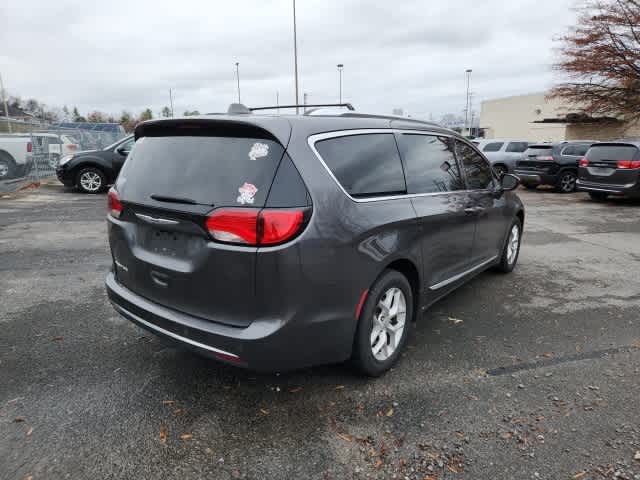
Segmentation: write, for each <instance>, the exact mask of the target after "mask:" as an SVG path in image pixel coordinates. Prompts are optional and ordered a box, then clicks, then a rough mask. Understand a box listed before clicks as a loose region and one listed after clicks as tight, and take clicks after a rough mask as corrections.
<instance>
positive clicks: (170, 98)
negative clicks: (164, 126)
mask: <svg viewBox="0 0 640 480" xmlns="http://www.w3.org/2000/svg"><path fill="white" fill-rule="evenodd" d="M169 105H170V106H171V117H172V118H173V93H172V92H171V89H169Z"/></svg>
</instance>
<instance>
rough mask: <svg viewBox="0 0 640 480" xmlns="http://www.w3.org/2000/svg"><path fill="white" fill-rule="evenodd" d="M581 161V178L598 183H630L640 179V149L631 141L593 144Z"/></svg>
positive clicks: (622, 184)
mask: <svg viewBox="0 0 640 480" xmlns="http://www.w3.org/2000/svg"><path fill="white" fill-rule="evenodd" d="M585 160H586V162H585V161H583V162H581V166H584V167H586V168H585V169H580V170H581V171H580V173H579V177H580V179H581V180H586V181H588V182H594V183H598V184H609V185H621V186H624V185H628V184H630V183H634V182H635V181H637V179H638V174H639V172H640V161H639V160H640V150H639V149H638V147H636V146H635V145H633V144H630V143H599V144H597V145H594V146H592V147H591V148H590V149H589V151H588V152H587V155H586V157H585Z"/></svg>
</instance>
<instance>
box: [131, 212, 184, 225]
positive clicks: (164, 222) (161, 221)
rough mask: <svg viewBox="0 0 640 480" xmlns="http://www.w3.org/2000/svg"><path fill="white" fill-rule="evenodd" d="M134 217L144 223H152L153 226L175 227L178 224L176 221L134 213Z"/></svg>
mask: <svg viewBox="0 0 640 480" xmlns="http://www.w3.org/2000/svg"><path fill="white" fill-rule="evenodd" d="M136 217H138V218H139V219H140V220H144V221H145V222H148V223H153V224H155V225H177V224H179V223H180V222H178V221H177V220H169V219H168V218H158V217H152V216H150V215H144V214H142V213H136Z"/></svg>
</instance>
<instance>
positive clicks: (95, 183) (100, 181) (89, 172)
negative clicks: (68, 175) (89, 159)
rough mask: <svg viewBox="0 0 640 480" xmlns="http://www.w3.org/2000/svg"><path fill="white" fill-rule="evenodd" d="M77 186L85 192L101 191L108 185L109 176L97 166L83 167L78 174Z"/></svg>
mask: <svg viewBox="0 0 640 480" xmlns="http://www.w3.org/2000/svg"><path fill="white" fill-rule="evenodd" d="M76 187H78V190H80V191H81V192H84V193H91V194H94V193H100V192H102V191H103V190H104V189H105V188H106V187H107V177H106V176H105V174H104V172H103V171H102V170H100V169H99V168H97V167H87V168H83V169H82V170H80V171H79V172H78V175H77V176H76Z"/></svg>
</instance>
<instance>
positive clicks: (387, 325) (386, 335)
mask: <svg viewBox="0 0 640 480" xmlns="http://www.w3.org/2000/svg"><path fill="white" fill-rule="evenodd" d="M406 318H407V300H406V298H405V296H404V293H402V290H400V289H399V288H396V287H392V288H390V289H388V290H387V291H386V292H385V293H384V294H383V295H382V296H381V297H380V300H379V301H378V305H377V306H376V309H375V310H374V313H373V328H372V329H371V352H372V353H373V356H374V357H375V359H376V360H379V361H384V360H387V359H388V358H389V357H391V355H393V353H394V352H395V351H396V349H397V348H398V345H399V344H400V340H401V339H402V334H403V332H404V328H405V322H406Z"/></svg>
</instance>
